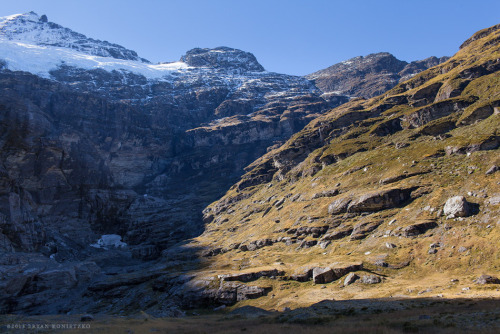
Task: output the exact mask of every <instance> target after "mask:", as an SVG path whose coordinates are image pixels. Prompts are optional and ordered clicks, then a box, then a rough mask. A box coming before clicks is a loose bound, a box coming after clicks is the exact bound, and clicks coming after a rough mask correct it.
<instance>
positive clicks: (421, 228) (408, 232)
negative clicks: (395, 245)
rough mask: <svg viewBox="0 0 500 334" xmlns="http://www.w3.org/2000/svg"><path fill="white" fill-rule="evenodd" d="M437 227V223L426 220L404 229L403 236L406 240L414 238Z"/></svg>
mask: <svg viewBox="0 0 500 334" xmlns="http://www.w3.org/2000/svg"><path fill="white" fill-rule="evenodd" d="M437 226H438V224H437V223H436V222H435V221H432V220H428V221H427V220H426V221H422V222H419V223H415V224H412V225H408V226H406V227H405V228H403V231H402V233H401V235H402V236H403V237H406V238H408V237H414V236H417V235H420V234H424V233H425V232H427V230H429V229H432V228H436V227H437Z"/></svg>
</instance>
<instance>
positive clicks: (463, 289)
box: [462, 287, 470, 291]
mask: <svg viewBox="0 0 500 334" xmlns="http://www.w3.org/2000/svg"><path fill="white" fill-rule="evenodd" d="M469 290H470V288H469V287H465V288H462V291H469Z"/></svg>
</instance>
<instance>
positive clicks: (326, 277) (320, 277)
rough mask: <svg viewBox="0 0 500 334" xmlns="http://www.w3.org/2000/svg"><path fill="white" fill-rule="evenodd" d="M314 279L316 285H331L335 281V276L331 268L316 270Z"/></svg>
mask: <svg viewBox="0 0 500 334" xmlns="http://www.w3.org/2000/svg"><path fill="white" fill-rule="evenodd" d="M312 278H313V282H314V283H316V284H324V283H330V282H332V281H333V280H334V279H335V274H334V272H333V270H332V269H331V268H314V269H313V272H312Z"/></svg>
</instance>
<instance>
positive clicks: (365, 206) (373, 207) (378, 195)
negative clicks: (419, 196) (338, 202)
mask: <svg viewBox="0 0 500 334" xmlns="http://www.w3.org/2000/svg"><path fill="white" fill-rule="evenodd" d="M413 190H415V188H410V189H399V188H395V189H388V190H380V191H374V192H370V193H367V194H364V195H362V196H360V197H359V198H357V199H355V200H353V201H352V202H350V204H349V206H348V208H347V211H348V212H373V211H380V210H385V209H391V208H394V207H398V206H399V205H401V204H402V203H404V202H406V201H407V200H409V199H410V195H411V192H412V191H413Z"/></svg>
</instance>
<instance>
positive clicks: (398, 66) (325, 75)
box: [306, 52, 449, 98]
mask: <svg viewBox="0 0 500 334" xmlns="http://www.w3.org/2000/svg"><path fill="white" fill-rule="evenodd" d="M448 58H449V57H441V58H436V57H430V58H427V59H424V60H419V61H414V62H411V63H407V62H405V61H402V60H399V59H397V58H396V57H394V56H393V55H391V54H390V53H387V52H381V53H373V54H370V55H367V56H365V57H355V58H351V59H349V60H346V61H343V62H341V63H338V64H335V65H332V66H330V67H328V68H325V69H323V70H319V71H317V72H314V73H311V74H309V75H306V78H308V79H309V80H312V81H313V82H314V83H315V84H316V86H318V88H320V89H321V90H322V91H323V92H324V93H325V95H327V96H328V95H348V96H350V97H364V98H370V97H374V96H377V95H380V94H382V93H384V92H385V91H387V90H389V89H391V88H392V87H394V86H396V85H397V84H398V82H400V81H404V80H407V79H409V78H410V77H411V76H413V75H415V74H417V73H419V72H421V71H424V70H426V69H428V68H430V67H433V66H436V65H438V64H440V63H442V62H444V61H446V60H448Z"/></svg>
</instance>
